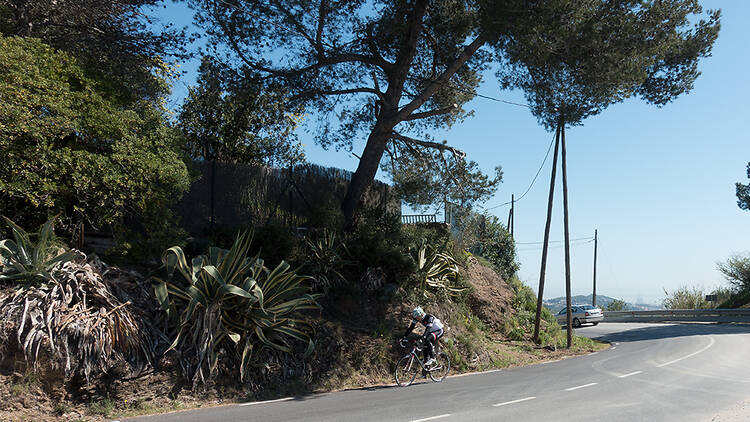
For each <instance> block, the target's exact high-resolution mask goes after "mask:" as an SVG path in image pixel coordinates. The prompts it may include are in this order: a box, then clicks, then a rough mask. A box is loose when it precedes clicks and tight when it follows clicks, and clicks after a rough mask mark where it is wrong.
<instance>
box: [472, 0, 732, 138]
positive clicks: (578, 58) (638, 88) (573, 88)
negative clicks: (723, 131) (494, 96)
mask: <svg viewBox="0 0 750 422" xmlns="http://www.w3.org/2000/svg"><path fill="white" fill-rule="evenodd" d="M528 11H529V14H528V15H526V16H521V17H519V18H517V19H518V21H519V22H520V23H516V24H514V25H513V27H512V28H510V29H508V30H507V31H508V33H509V34H510V36H508V37H503V38H499V39H497V40H495V41H493V46H494V47H495V49H496V51H497V54H498V55H499V56H500V57H501V60H502V64H503V66H501V67H500V70H499V71H498V73H497V75H498V77H499V79H500V82H501V85H502V87H503V88H520V89H523V91H524V92H525V94H526V98H527V100H528V103H529V105H530V107H531V110H532V113H533V114H534V115H535V116H537V118H538V119H539V121H540V123H541V124H542V125H544V126H545V127H547V128H548V129H550V130H552V129H553V128H555V127H556V126H557V125H558V123H559V121H560V119H561V117H562V119H563V120H564V121H565V123H566V125H577V124H581V123H582V122H583V120H584V119H586V118H587V117H589V116H592V115H596V114H598V113H600V112H602V111H603V110H604V109H606V108H607V107H608V106H609V105H612V104H615V103H618V102H621V101H623V100H625V99H627V98H629V97H632V96H637V97H640V98H642V99H644V100H645V101H647V102H649V103H651V104H655V105H657V106H663V105H665V104H667V103H669V102H670V101H672V100H674V99H675V98H676V97H677V96H679V95H681V94H683V93H687V92H689V91H690V90H691V89H692V87H693V84H694V83H695V80H696V79H697V78H698V76H699V74H700V72H698V61H699V59H700V58H702V57H706V56H708V55H710V52H711V48H712V46H713V43H714V41H716V38H717V37H718V32H719V28H720V24H719V18H720V12H719V11H709V13H708V15H707V17H705V18H704V17H703V16H702V15H701V14H702V13H703V9H702V8H701V6H700V4H699V3H698V1H697V0H669V1H661V0H659V1H655V0H651V1H641V0H608V1H601V0H581V1H575V2H569V1H566V0H550V1H547V0H545V1H536V2H535V1H532V2H528ZM492 18H493V17H492V16H490V17H487V18H486V19H488V20H489V22H488V23H487V25H488V26H493V25H495V24H494V23H493V22H492V21H491V19H492ZM497 19H501V18H500V17H499V18H497ZM501 25H502V26H503V28H505V27H507V23H506V22H502V23H501Z"/></svg>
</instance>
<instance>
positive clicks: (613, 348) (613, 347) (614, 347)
mask: <svg viewBox="0 0 750 422" xmlns="http://www.w3.org/2000/svg"><path fill="white" fill-rule="evenodd" d="M615 349H617V346H612V348H611V349H609V350H615Z"/></svg>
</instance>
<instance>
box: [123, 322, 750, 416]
mask: <svg viewBox="0 0 750 422" xmlns="http://www.w3.org/2000/svg"><path fill="white" fill-rule="evenodd" d="M576 332H577V333H578V334H581V335H585V336H588V337H592V338H598V339H602V340H606V341H610V342H612V343H613V344H614V347H612V348H611V349H609V350H605V351H602V352H599V353H593V354H590V355H587V356H582V357H578V358H573V359H566V360H563V361H558V362H551V363H546V364H541V365H535V366H529V367H523V368H514V369H508V370H502V371H497V372H490V373H484V374H476V375H469V376H461V377H452V378H448V379H447V380H445V381H444V382H442V383H432V382H431V381H426V382H422V383H415V384H414V385H412V386H410V387H407V388H400V387H380V388H371V389H364V390H354V391H344V392H338V393H329V394H319V395H312V396H308V397H299V398H290V399H285V400H283V401H275V402H261V403H249V404H245V405H234V406H224V407H220V408H214V409H200V410H194V411H188V412H180V413H174V414H169V415H162V416H155V417H149V418H137V419H132V420H131V419H129V420H128V421H129V422H130V421H143V422H171V421H181V422H183V421H184V422H190V421H225V422H232V421H237V422H239V421H243V422H245V421H263V422H274V421H321V422H322V421H357V422H367V421H383V420H388V421H404V422H409V421H413V422H416V421H419V422H426V421H431V420H435V421H439V422H449V421H498V420H516V421H523V422H533V421H544V422H549V421H579V420H599V421H601V420H605V421H607V422H614V421H680V422H682V421H711V420H712V418H713V417H714V415H717V414H720V413H721V412H726V411H727V410H728V409H733V408H736V407H737V406H738V404H740V403H743V402H745V401H746V400H747V399H748V398H750V326H748V325H714V324H672V325H668V324H623V323H610V324H607V323H602V324H599V325H598V326H597V327H582V328H579V329H577V330H576ZM743 420H744V419H743ZM748 420H750V419H748Z"/></svg>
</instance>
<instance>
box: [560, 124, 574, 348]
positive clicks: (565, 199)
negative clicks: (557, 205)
mask: <svg viewBox="0 0 750 422" xmlns="http://www.w3.org/2000/svg"><path fill="white" fill-rule="evenodd" d="M560 126H562V128H561V129H560V131H561V132H562V182H563V215H564V216H565V217H564V220H565V307H566V308H567V309H568V321H567V322H568V330H567V331H568V348H570V346H572V345H573V322H572V317H573V315H572V314H571V313H570V306H571V303H570V228H569V224H568V165H567V158H566V156H565V122H561V123H560Z"/></svg>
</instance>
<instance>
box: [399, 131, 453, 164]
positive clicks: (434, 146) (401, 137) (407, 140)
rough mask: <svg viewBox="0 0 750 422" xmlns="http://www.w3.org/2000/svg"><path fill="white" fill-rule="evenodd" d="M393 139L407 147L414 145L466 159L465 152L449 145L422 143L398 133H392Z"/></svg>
mask: <svg viewBox="0 0 750 422" xmlns="http://www.w3.org/2000/svg"><path fill="white" fill-rule="evenodd" d="M391 138H393V139H398V140H399V141H403V142H404V143H405V144H406V145H407V146H408V145H409V144H412V145H419V146H422V147H425V148H432V149H437V150H440V151H449V152H450V153H451V154H453V156H454V157H456V158H461V159H463V158H466V153H465V152H463V151H461V150H460V149H458V148H455V147H452V146H450V145H447V144H441V143H438V142H431V141H422V140H419V139H414V138H410V137H408V136H404V135H401V134H400V133H397V132H393V133H391Z"/></svg>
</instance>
